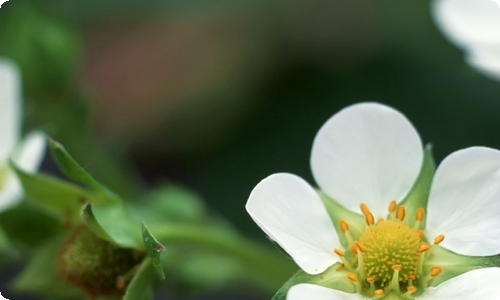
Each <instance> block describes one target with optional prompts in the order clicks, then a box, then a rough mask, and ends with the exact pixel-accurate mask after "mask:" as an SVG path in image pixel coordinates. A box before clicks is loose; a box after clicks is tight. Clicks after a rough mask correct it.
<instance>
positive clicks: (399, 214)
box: [396, 205, 406, 221]
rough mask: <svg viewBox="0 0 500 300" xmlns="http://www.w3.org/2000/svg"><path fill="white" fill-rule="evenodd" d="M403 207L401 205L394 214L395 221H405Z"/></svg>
mask: <svg viewBox="0 0 500 300" xmlns="http://www.w3.org/2000/svg"><path fill="white" fill-rule="evenodd" d="M405 214H406V211H405V207H404V206H403V205H401V206H399V207H398V211H397V212H396V219H398V220H400V221H403V220H404V219H405Z"/></svg>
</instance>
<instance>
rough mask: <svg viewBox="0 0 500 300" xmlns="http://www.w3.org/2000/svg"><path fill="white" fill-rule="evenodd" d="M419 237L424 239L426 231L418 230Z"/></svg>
mask: <svg viewBox="0 0 500 300" xmlns="http://www.w3.org/2000/svg"><path fill="white" fill-rule="evenodd" d="M417 234H418V237H419V238H420V239H422V238H423V237H424V231H423V230H418V231H417Z"/></svg>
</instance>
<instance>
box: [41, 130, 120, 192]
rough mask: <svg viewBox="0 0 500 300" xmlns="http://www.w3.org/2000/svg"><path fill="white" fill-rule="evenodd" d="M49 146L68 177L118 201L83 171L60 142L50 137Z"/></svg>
mask: <svg viewBox="0 0 500 300" xmlns="http://www.w3.org/2000/svg"><path fill="white" fill-rule="evenodd" d="M49 148H50V152H51V154H52V157H53V158H54V160H55V161H56V163H57V165H58V166H59V168H60V169H61V171H62V172H63V173H64V174H65V175H66V176H68V178H69V179H71V180H74V181H76V182H78V183H81V184H83V185H84V186H86V187H88V188H90V189H92V190H94V191H96V192H100V193H102V194H104V195H106V196H107V197H109V198H110V199H112V200H115V201H120V198H119V197H118V196H117V195H115V194H114V193H113V192H111V191H110V190H108V188H106V187H105V186H103V185H101V184H100V183H99V182H98V181H97V180H95V179H94V177H92V175H90V174H89V173H88V172H87V171H85V170H84V169H83V168H82V167H81V166H80V165H79V164H78V163H77V162H76V161H75V160H74V159H73V157H71V155H70V154H69V153H68V152H67V151H66V149H65V148H64V146H62V145H61V144H60V143H58V142H56V141H55V140H53V139H51V140H50V143H49Z"/></svg>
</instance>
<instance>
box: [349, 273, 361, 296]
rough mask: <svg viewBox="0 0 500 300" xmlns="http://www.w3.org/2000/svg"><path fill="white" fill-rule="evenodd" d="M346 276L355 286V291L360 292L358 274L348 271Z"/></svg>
mask: <svg viewBox="0 0 500 300" xmlns="http://www.w3.org/2000/svg"><path fill="white" fill-rule="evenodd" d="M347 278H348V279H349V280H350V281H351V282H352V283H354V285H355V286H356V292H358V293H360V294H361V283H359V280H358V276H356V274H354V273H349V274H347Z"/></svg>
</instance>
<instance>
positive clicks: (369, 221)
mask: <svg viewBox="0 0 500 300" xmlns="http://www.w3.org/2000/svg"><path fill="white" fill-rule="evenodd" d="M359 208H360V209H361V212H362V213H363V215H364V216H365V221H366V225H368V226H371V225H373V224H375V218H374V217H373V214H372V213H371V211H370V209H369V208H368V206H366V204H364V203H361V204H360V205H359Z"/></svg>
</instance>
